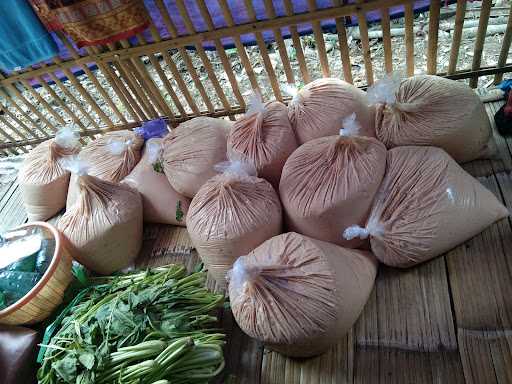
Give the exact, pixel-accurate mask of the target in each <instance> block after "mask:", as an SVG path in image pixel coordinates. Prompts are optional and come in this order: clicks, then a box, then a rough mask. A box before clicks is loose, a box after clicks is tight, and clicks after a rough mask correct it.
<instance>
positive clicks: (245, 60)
mask: <svg viewBox="0 0 512 384" xmlns="http://www.w3.org/2000/svg"><path fill="white" fill-rule="evenodd" d="M218 1H219V5H220V8H221V9H222V14H223V15H224V19H225V21H226V24H227V25H228V27H233V26H234V25H235V21H234V20H233V16H232V15H231V12H230V10H229V5H228V3H227V2H226V0H218ZM233 42H234V43H235V47H236V51H237V52H238V54H239V55H240V61H241V62H242V65H243V66H244V68H245V72H246V73H247V77H248V78H249V81H250V83H251V87H252V89H253V90H254V92H257V93H259V94H261V89H260V86H259V84H258V80H257V79H256V75H255V74H254V69H253V68H252V64H251V62H250V60H249V57H248V56H247V52H246V51H245V48H244V45H243V44H242V41H241V40H240V36H233Z"/></svg>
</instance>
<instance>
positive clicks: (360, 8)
mask: <svg viewBox="0 0 512 384" xmlns="http://www.w3.org/2000/svg"><path fill="white" fill-rule="evenodd" d="M406 2H407V1H404V0H374V1H370V2H365V3H361V4H346V5H341V6H338V7H332V8H323V9H317V10H314V11H311V12H306V13H300V14H296V15H292V16H282V17H278V18H276V19H271V20H260V21H254V22H249V23H245V24H240V25H236V26H232V27H225V28H219V29H215V30H213V31H204V32H199V33H195V34H191V35H183V36H177V37H175V38H173V39H170V40H165V41H160V42H154V43H150V44H147V45H138V46H132V47H129V48H121V49H114V50H111V51H106V52H102V53H97V54H93V55H89V56H84V57H81V58H80V59H76V60H69V61H64V62H61V63H59V64H53V65H49V66H47V67H45V68H39V69H34V70H31V71H27V72H23V73H19V74H16V75H12V76H10V77H7V78H6V79H3V80H1V81H0V84H2V85H5V84H9V83H13V82H16V81H19V80H20V79H27V78H32V77H34V76H39V75H44V74H45V73H47V72H48V71H50V72H53V71H56V70H60V69H69V68H71V67H73V66H77V65H83V64H87V63H93V62H102V63H105V64H108V63H110V62H112V61H114V60H126V59H131V58H134V57H138V56H143V55H147V54H150V53H157V52H163V51H165V50H169V49H173V48H181V47H184V46H193V45H195V44H201V43H202V42H204V41H209V40H216V39H220V38H223V37H229V36H240V35H243V34H247V33H254V32H260V31H263V30H269V29H274V28H281V27H288V26H293V25H297V24H302V23H310V22H312V21H320V20H324V19H333V18H338V17H344V16H349V15H352V14H355V13H357V12H363V13H364V12H369V11H373V10H377V9H380V8H383V7H392V6H396V5H401V4H404V3H406Z"/></svg>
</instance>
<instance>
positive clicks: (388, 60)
mask: <svg viewBox="0 0 512 384" xmlns="http://www.w3.org/2000/svg"><path fill="white" fill-rule="evenodd" d="M381 15H382V41H383V43H384V66H385V67H386V73H390V72H393V52H392V48H391V29H390V20H389V10H388V9H387V8H383V9H381Z"/></svg>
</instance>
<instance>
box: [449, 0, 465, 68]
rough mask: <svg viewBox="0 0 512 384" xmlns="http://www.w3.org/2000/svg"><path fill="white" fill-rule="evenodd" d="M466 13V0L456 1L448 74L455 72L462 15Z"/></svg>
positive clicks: (460, 36) (462, 24) (462, 21)
mask: <svg viewBox="0 0 512 384" xmlns="http://www.w3.org/2000/svg"><path fill="white" fill-rule="evenodd" d="M465 14H466V2H465V1H457V11H456V13H455V27H454V29H453V40H452V48H451V50H450V62H449V63H448V74H452V73H455V71H456V70H457V61H458V59H459V49H460V41H461V38H462V27H464V16H465Z"/></svg>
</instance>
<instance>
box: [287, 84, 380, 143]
mask: <svg viewBox="0 0 512 384" xmlns="http://www.w3.org/2000/svg"><path fill="white" fill-rule="evenodd" d="M352 113H355V114H356V116H357V120H358V121H359V124H360V129H359V135H361V136H369V137H375V128H374V113H375V111H374V108H373V107H368V105H367V100H366V94H365V93H364V92H363V91H361V90H360V89H358V88H356V87H355V86H353V85H352V84H349V83H346V82H344V81H342V80H338V79H330V78H327V79H318V80H315V81H313V82H311V83H309V84H307V85H306V86H305V87H304V88H303V89H302V90H300V91H298V93H297V94H296V95H295V96H294V97H293V100H292V101H291V103H290V105H289V107H288V117H289V119H290V122H291V124H292V127H293V128H294V130H295V134H296V136H297V140H298V141H299V143H300V144H303V143H305V142H307V141H310V140H313V139H316V138H319V137H324V136H332V135H337V134H338V133H339V130H340V124H341V122H342V120H343V119H344V118H346V117H347V116H349V115H351V114H352Z"/></svg>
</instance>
